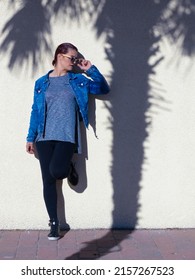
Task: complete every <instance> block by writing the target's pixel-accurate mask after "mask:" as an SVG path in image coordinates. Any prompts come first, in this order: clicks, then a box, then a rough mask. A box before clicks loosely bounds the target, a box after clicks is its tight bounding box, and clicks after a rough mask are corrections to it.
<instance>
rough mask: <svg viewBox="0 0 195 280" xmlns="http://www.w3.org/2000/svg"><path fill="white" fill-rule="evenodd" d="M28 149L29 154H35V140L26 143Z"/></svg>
mask: <svg viewBox="0 0 195 280" xmlns="http://www.w3.org/2000/svg"><path fill="white" fill-rule="evenodd" d="M26 151H27V153H29V154H34V152H35V150H34V144H33V142H27V143H26Z"/></svg>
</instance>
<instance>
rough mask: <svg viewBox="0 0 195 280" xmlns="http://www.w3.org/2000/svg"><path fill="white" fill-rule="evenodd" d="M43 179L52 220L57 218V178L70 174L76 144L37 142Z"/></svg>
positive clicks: (46, 202)
mask: <svg viewBox="0 0 195 280" xmlns="http://www.w3.org/2000/svg"><path fill="white" fill-rule="evenodd" d="M36 148H37V153H38V156H39V162H40V166H41V173H42V180H43V196H44V201H45V205H46V208H47V212H48V215H49V218H50V220H53V219H54V220H57V219H58V217H57V190H56V180H62V179H64V178H66V177H67V176H68V174H69V170H70V164H71V159H72V157H73V154H74V151H75V144H73V143H70V142H62V141H39V142H36Z"/></svg>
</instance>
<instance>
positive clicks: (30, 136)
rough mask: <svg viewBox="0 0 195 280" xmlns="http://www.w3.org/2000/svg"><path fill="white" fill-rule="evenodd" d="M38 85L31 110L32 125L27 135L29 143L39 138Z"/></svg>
mask: <svg viewBox="0 0 195 280" xmlns="http://www.w3.org/2000/svg"><path fill="white" fill-rule="evenodd" d="M35 95H36V83H35V86H34V100H33V105H32V110H31V116H30V124H29V129H28V135H27V138H26V140H27V142H34V141H35V139H36V136H37V129H38V108H37V104H36V98H35Z"/></svg>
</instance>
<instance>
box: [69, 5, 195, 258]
mask: <svg viewBox="0 0 195 280" xmlns="http://www.w3.org/2000/svg"><path fill="white" fill-rule="evenodd" d="M170 2H171V1H169V0H167V1H150V3H147V4H146V3H145V1H143V0H138V1H137V0H133V1H126V0H122V1H120V3H115V5H113V2H112V1H109V0H108V1H106V2H105V5H104V8H103V10H102V13H101V15H100V16H99V17H98V20H97V22H96V25H95V28H96V30H97V31H98V35H101V34H102V33H103V32H106V30H107V31H108V33H107V44H108V45H109V46H110V47H108V48H107V49H106V52H107V58H108V59H109V60H110V61H111V63H112V66H113V69H114V70H113V73H112V84H111V95H110V99H109V100H110V105H108V103H105V107H106V108H107V109H108V110H109V112H110V116H111V118H110V119H109V120H108V123H109V126H108V129H111V130H112V132H113V143H112V156H113V161H112V165H111V166H110V172H111V176H112V185H113V205H114V209H113V212H112V227H111V230H110V232H108V233H107V234H106V235H105V236H103V237H101V238H100V239H96V240H93V241H90V242H89V243H85V244H86V245H85V246H84V247H83V248H82V249H81V250H80V251H78V252H77V253H75V254H73V255H71V256H69V257H67V258H66V259H74V258H78V257H79V255H82V253H83V252H85V251H88V250H90V248H91V246H92V244H93V243H94V242H95V243H96V244H97V243H103V242H102V241H105V242H106V240H108V237H109V235H112V233H113V230H114V229H123V230H124V229H129V230H124V231H122V232H123V234H122V235H121V238H120V239H119V240H117V241H116V242H115V243H114V244H113V245H112V244H111V245H110V246H108V244H106V247H105V248H104V251H103V252H102V251H101V252H99V254H96V255H95V256H94V259H95V258H96V259H98V258H100V257H101V256H102V255H106V254H109V253H110V252H111V251H112V249H113V248H114V247H116V246H119V245H120V242H121V241H122V240H124V239H126V238H128V236H129V234H130V233H131V232H133V231H134V229H135V228H136V225H137V224H138V215H139V209H140V207H141V205H139V192H140V182H141V179H142V172H143V164H144V163H145V162H146V161H147V159H146V157H145V151H144V142H145V140H146V139H147V137H148V133H147V128H148V127H149V126H150V121H148V120H146V117H145V114H146V112H147V111H148V110H149V108H150V106H151V103H150V102H149V97H150V95H149V93H150V90H151V88H150V78H149V77H151V76H152V77H155V68H156V66H157V65H158V64H159V63H161V61H162V60H163V57H160V58H159V54H158V51H159V47H158V45H159V41H160V39H161V36H163V35H165V33H166V32H165V30H164V28H165V26H167V25H168V26H169V23H171V22H172V21H173V20H174V22H176V23H177V21H179V23H180V29H181V30H183V32H182V33H180V36H182V37H183V45H182V46H181V47H182V48H181V49H183V50H184V51H185V53H186V52H187V53H188V55H189V54H190V55H191V54H192V51H193V48H194V44H193V40H194V36H193V34H194V31H193V33H191V35H190V32H189V30H191V29H192V26H193V25H192V21H193V24H195V19H194V18H193V20H192V15H190V22H189V21H188V20H186V19H185V17H181V16H180V13H178V10H179V7H175V9H174V10H173V11H172V16H171V18H168V19H166V20H165V21H163V20H162V18H161V15H162V13H163V12H164V9H165V8H168V9H170V8H169V5H168V4H170ZM181 2H182V3H183V5H184V6H185V4H186V5H188V4H189V1H185V0H182V1H181ZM180 4H181V3H179V4H178V6H179V5H180ZM188 8H189V7H188ZM116 15H117V20H116ZM189 23H190V24H189ZM155 25H157V27H158V28H159V32H158V35H156V34H155V32H153V28H154V26H155ZM170 26H173V25H170ZM181 26H185V27H186V28H182V27H181ZM184 30H185V31H186V32H184ZM159 33H160V34H161V36H159ZM175 34H177V35H178V33H177V29H176V26H175V29H174V30H172V29H170V30H169V36H170V37H171V38H173V39H174V40H175V41H177V40H178V39H179V38H180V36H178V37H176V36H175ZM192 38H193V40H192ZM151 57H153V58H155V62H154V64H153V65H149V63H148V61H149V59H150V58H151ZM163 93H164V91H163V89H161V90H160V91H158V94H157V100H156V102H157V106H158V107H159V108H160V109H162V110H167V108H166V103H167V101H166V100H165V98H163V96H161V94H163ZM118 249H119V250H120V246H119V247H118Z"/></svg>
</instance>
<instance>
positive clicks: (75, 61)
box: [62, 53, 79, 64]
mask: <svg viewBox="0 0 195 280" xmlns="http://www.w3.org/2000/svg"><path fill="white" fill-rule="evenodd" d="M62 56H64V57H67V58H69V59H70V61H71V62H72V63H74V64H76V63H79V59H78V58H76V57H75V56H69V55H66V54H63V53H62Z"/></svg>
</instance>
